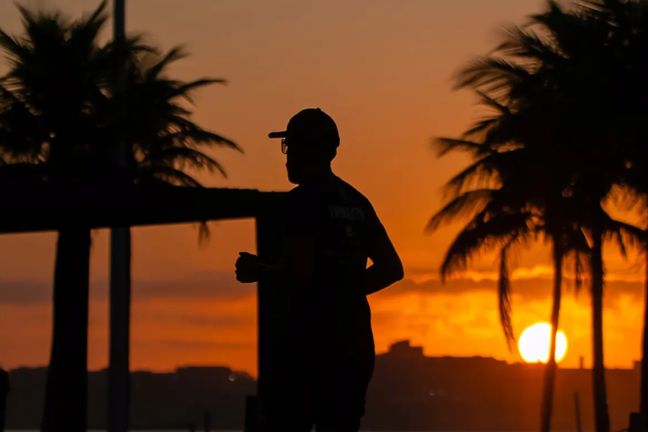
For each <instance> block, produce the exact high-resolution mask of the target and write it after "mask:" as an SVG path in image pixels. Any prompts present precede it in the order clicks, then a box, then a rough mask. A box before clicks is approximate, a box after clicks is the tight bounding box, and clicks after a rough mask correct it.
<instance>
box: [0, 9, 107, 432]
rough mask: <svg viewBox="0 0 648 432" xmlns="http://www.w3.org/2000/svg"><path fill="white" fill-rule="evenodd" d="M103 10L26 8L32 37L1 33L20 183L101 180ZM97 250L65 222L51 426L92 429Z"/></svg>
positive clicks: (7, 113)
mask: <svg viewBox="0 0 648 432" xmlns="http://www.w3.org/2000/svg"><path fill="white" fill-rule="evenodd" d="M102 11H103V6H102V7H100V8H99V9H97V10H96V11H95V12H94V13H93V14H91V15H90V16H88V17H86V18H84V19H81V20H79V21H75V22H68V21H67V20H65V19H63V18H62V17H61V16H60V15H58V14H55V13H53V14H49V13H32V12H30V11H28V10H27V9H24V8H20V12H21V14H22V20H23V26H24V31H25V33H24V35H23V36H20V37H13V36H10V35H9V34H7V33H5V32H2V31H0V47H1V48H2V49H3V50H4V52H5V54H6V56H7V59H8V60H9V65H10V69H9V72H8V73H7V74H6V75H5V76H3V77H2V78H1V81H0V93H1V94H0V97H1V100H2V102H1V103H0V107H2V111H1V112H0V117H1V118H2V120H0V125H2V132H0V137H1V138H0V147H1V149H2V154H3V157H2V159H3V161H4V163H5V164H7V165H5V167H4V168H7V169H11V171H13V173H15V172H16V170H15V168H16V166H20V167H21V171H22V175H21V176H20V177H14V179H15V180H18V181H21V180H23V181H24V180H25V177H28V178H29V179H30V180H28V181H32V182H41V181H46V182H47V183H48V184H50V185H52V186H54V187H56V188H57V189H58V190H64V189H65V188H67V187H69V186H74V185H79V184H82V183H85V182H88V181H92V177H93V174H92V173H93V169H92V167H91V166H90V161H91V159H92V157H91V156H90V155H91V149H92V148H93V145H94V144H96V143H97V141H98V135H97V133H96V127H95V124H96V118H97V117H96V114H97V112H96V110H95V109H94V107H95V106H96V104H97V101H98V100H99V99H100V98H101V97H102V96H101V92H100V88H101V86H102V84H103V80H104V79H105V78H106V76H105V75H103V74H102V73H101V71H102V70H106V66H107V59H108V55H107V51H106V50H104V49H102V48H100V47H98V46H97V43H96V40H97V37H98V34H99V31H100V29H101V27H102V25H103V23H104V21H105V17H104V16H103V15H102ZM16 164H18V165H16ZM12 165H16V166H12ZM12 168H13V169H12ZM89 251H90V229H89V228H88V227H84V226H79V225H70V226H66V227H61V228H60V230H59V233H58V240H57V246H56V264H55V273H54V299H53V306H54V324H53V333H52V334H53V337H52V349H51V355H50V366H49V369H48V375H47V387H46V400H45V411H44V415H43V430H44V431H49V430H69V431H81V430H85V426H86V388H87V374H86V372H87V323H88V268H89V257H90V254H89Z"/></svg>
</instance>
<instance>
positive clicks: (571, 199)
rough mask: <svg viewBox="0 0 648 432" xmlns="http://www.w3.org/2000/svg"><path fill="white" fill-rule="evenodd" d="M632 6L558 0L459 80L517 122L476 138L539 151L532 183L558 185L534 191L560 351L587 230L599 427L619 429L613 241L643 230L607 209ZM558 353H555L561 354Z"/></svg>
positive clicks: (545, 425)
mask: <svg viewBox="0 0 648 432" xmlns="http://www.w3.org/2000/svg"><path fill="white" fill-rule="evenodd" d="M623 8H624V4H622V3H621V2H619V1H617V0H609V1H608V0H605V1H601V2H597V1H586V2H583V3H582V4H581V5H579V6H578V7H576V8H572V9H570V10H563V9H562V8H561V7H560V6H559V5H558V4H557V3H556V2H553V1H549V2H548V7H547V9H546V11H545V12H543V13H541V14H538V15H534V16H532V17H531V19H530V22H529V24H528V25H527V26H525V27H523V28H512V29H511V30H510V31H509V34H508V36H507V38H506V39H505V40H504V42H503V43H502V44H501V45H500V46H498V47H497V48H496V50H495V51H494V52H492V53H491V55H490V56H488V57H486V58H482V59H479V60H478V61H476V62H475V63H474V64H472V65H471V66H469V67H468V68H466V69H465V70H464V71H463V72H462V74H461V75H460V82H459V85H460V86H463V87H470V88H473V89H475V90H477V91H478V92H482V93H485V94H487V95H488V98H489V99H495V100H497V101H499V103H500V104H501V105H503V106H505V107H506V108H508V109H509V111H513V112H515V113H516V117H517V120H516V121H515V122H513V123H511V122H509V123H508V125H506V127H504V128H502V124H505V123H503V122H502V116H501V115H500V116H498V117H496V118H491V119H486V120H485V121H483V122H481V123H480V124H478V125H477V126H476V127H475V128H473V129H472V130H471V132H472V131H485V132H486V135H485V136H486V137H487V138H490V139H492V137H493V136H494V137H504V138H505V139H504V141H506V142H509V143H516V144H517V145H522V146H523V147H524V149H525V150H526V151H528V152H530V154H532V155H533V157H531V158H528V159H527V161H530V162H531V165H527V166H526V167H525V168H526V171H524V172H523V175H527V177H524V178H527V179H529V180H530V181H528V182H525V184H527V183H528V185H534V184H536V185H537V184H538V181H535V182H534V179H536V180H540V182H541V183H546V185H548V186H550V187H544V188H540V189H539V190H536V191H531V190H530V191H527V194H528V197H529V198H530V199H532V203H533V205H534V206H537V207H536V209H538V210H540V209H543V212H542V218H543V220H544V223H543V227H542V228H543V231H544V232H546V234H547V235H548V237H549V238H550V239H551V242H552V245H553V260H554V267H555V276H554V279H555V280H554V304H553V306H552V314H551V315H552V318H551V319H552V323H554V328H553V334H552V342H551V346H552V347H555V332H556V331H557V328H558V326H557V323H558V313H559V308H560V278H561V269H562V266H561V264H560V261H561V260H562V258H561V257H564V252H565V250H569V249H570V248H575V249H574V250H575V252H577V253H578V254H582V252H583V251H584V250H585V247H584V243H585V241H584V240H585V237H584V235H583V232H586V233H587V237H588V238H590V239H591V245H590V247H589V248H587V249H588V251H589V253H588V256H589V267H590V271H591V273H592V278H591V281H592V282H591V292H592V308H593V347H594V368H593V369H594V371H593V384H594V393H595V398H594V399H595V412H596V426H597V431H607V430H609V419H608V414H607V402H606V401H607V398H606V390H605V380H604V362H603V350H602V346H603V326H602V298H603V281H604V272H603V263H602V246H603V240H604V239H605V238H609V237H612V238H614V239H616V240H618V241H619V243H620V244H621V246H622V247H623V246H624V242H623V240H624V238H625V237H624V236H633V235H634V236H636V234H637V232H636V229H634V227H631V226H628V225H625V224H622V223H620V222H617V221H614V220H612V219H611V218H610V217H609V216H608V215H607V214H606V213H605V211H604V210H603V207H602V202H603V201H604V200H605V199H606V198H607V197H608V196H609V193H610V190H611V189H612V187H613V186H614V185H615V184H616V183H617V182H618V181H619V178H620V177H619V176H620V175H621V173H622V172H623V169H624V165H625V163H626V160H624V158H623V148H622V146H621V145H620V143H619V139H618V134H619V132H620V131H622V129H620V118H619V117H620V116H619V114H618V113H619V112H623V110H622V109H620V106H619V104H617V103H616V102H618V101H617V99H616V98H615V94H616V92H615V91H616V89H617V87H618V85H619V80H620V78H622V76H623V75H622V74H620V73H619V72H620V69H619V68H620V66H619V65H621V66H623V65H624V63H623V62H619V60H620V59H619V52H618V50H617V49H613V48H611V41H613V40H614V39H615V37H616V36H615V35H617V34H618V33H619V30H618V28H619V27H622V26H619V18H618V15H619V12H620V11H623ZM500 111H501V110H500ZM508 117H510V116H508ZM493 129H495V132H494V131H493ZM476 165H479V163H476ZM538 166H540V167H542V168H545V167H548V166H551V167H552V169H551V176H550V177H547V175H546V173H545V174H544V175H543V173H538V172H535V173H534V175H533V177H528V173H529V172H533V168H535V167H538ZM482 174H483V171H482ZM556 174H558V175H557V176H556ZM538 192H539V193H538ZM572 234H575V236H573V235H572ZM574 242H575V243H574ZM565 248H567V249H565ZM552 352H553V353H554V355H555V351H554V348H552ZM555 368H556V364H555V358H553V359H552V360H551V361H550V362H549V364H548V365H547V369H546V378H545V386H544V388H545V390H544V395H545V396H544V397H543V400H544V402H543V405H544V407H543V415H542V430H545V431H546V430H549V428H550V417H551V394H552V392H553V379H554V378H553V377H554V376H555Z"/></svg>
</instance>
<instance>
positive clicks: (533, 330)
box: [518, 322, 567, 363]
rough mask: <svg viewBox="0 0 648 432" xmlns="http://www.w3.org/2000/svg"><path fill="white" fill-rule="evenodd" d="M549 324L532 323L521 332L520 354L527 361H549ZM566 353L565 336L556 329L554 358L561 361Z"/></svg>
mask: <svg viewBox="0 0 648 432" xmlns="http://www.w3.org/2000/svg"><path fill="white" fill-rule="evenodd" d="M550 338H551V325H550V324H549V323H546V322H539V323H536V324H533V325H531V326H529V327H527V328H526V329H524V331H523V332H522V334H521V335H520V340H519V342H518V350H519V351H520V355H521V356H522V358H523V359H524V361H525V362H527V363H547V362H548V361H549V342H550ZM565 354H567V336H565V333H564V332H563V331H562V330H558V334H557V336H556V360H557V361H558V362H560V361H562V360H563V359H564V358H565Z"/></svg>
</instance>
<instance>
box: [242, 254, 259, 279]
mask: <svg viewBox="0 0 648 432" xmlns="http://www.w3.org/2000/svg"><path fill="white" fill-rule="evenodd" d="M260 270H261V260H260V259H259V257H258V256H256V255H253V254H251V253H247V252H239V257H238V259H237V260H236V280H237V281H239V282H243V283H251V282H257V281H258V280H259V273H260Z"/></svg>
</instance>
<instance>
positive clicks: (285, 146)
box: [281, 138, 288, 154]
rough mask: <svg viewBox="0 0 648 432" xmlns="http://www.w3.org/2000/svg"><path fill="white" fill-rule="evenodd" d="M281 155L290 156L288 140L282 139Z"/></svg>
mask: <svg viewBox="0 0 648 432" xmlns="http://www.w3.org/2000/svg"><path fill="white" fill-rule="evenodd" d="M281 153H283V154H288V143H287V142H286V138H282V139H281Z"/></svg>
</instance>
